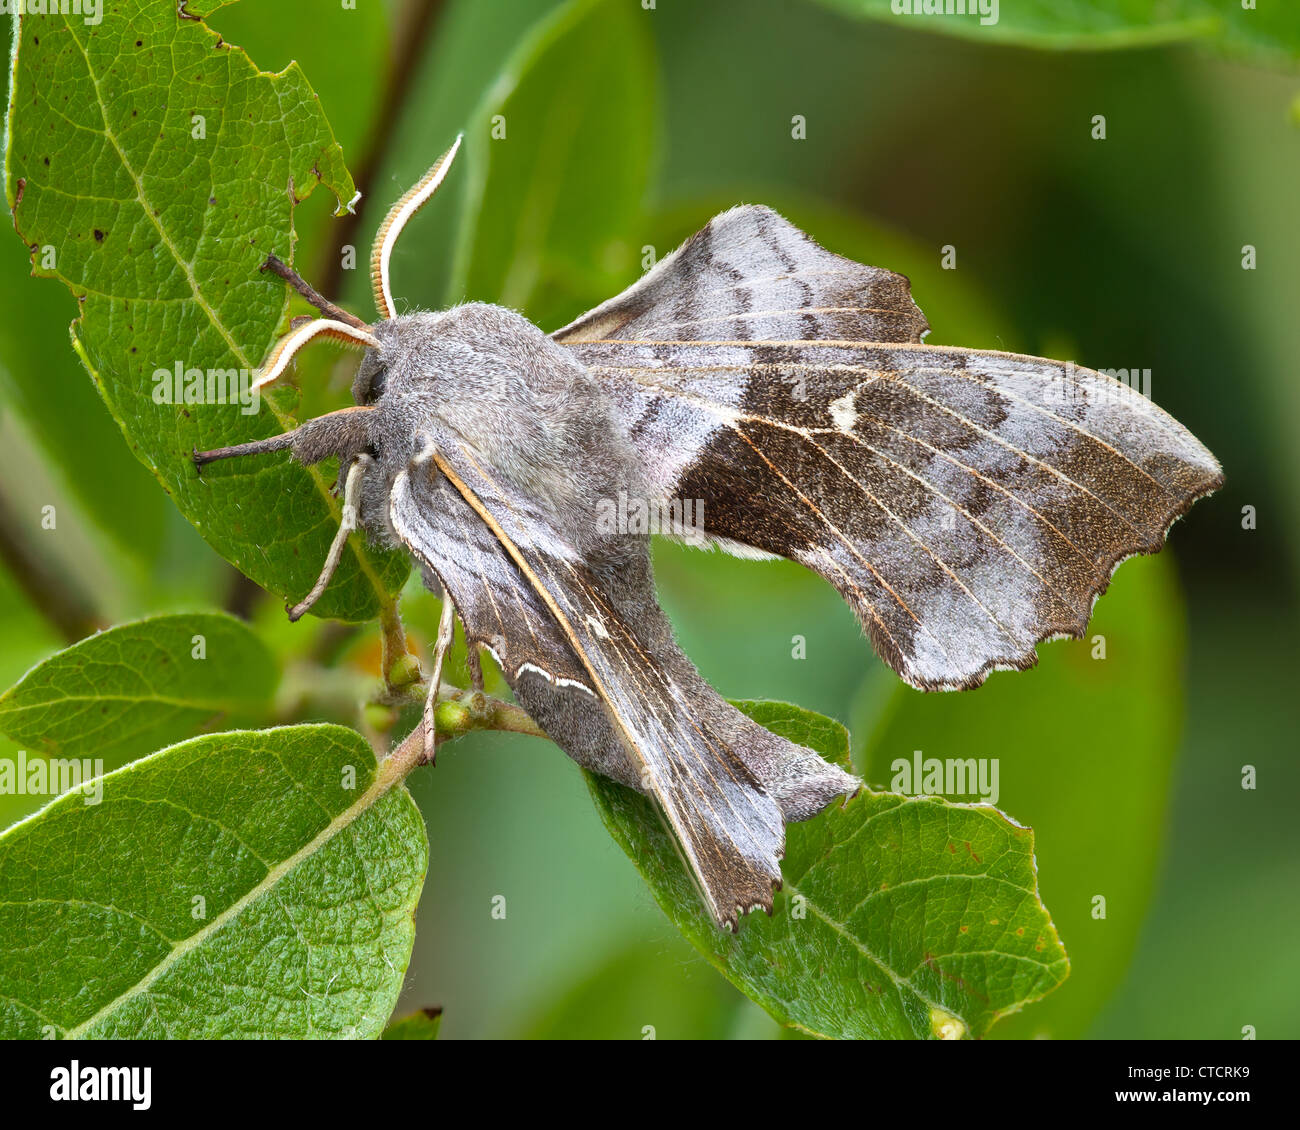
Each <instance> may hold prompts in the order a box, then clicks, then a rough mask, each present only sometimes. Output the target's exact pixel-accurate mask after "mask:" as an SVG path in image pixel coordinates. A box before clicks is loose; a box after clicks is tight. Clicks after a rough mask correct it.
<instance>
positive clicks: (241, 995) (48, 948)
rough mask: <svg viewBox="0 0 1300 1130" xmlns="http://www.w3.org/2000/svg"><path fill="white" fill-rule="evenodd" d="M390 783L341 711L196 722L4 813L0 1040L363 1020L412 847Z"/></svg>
mask: <svg viewBox="0 0 1300 1130" xmlns="http://www.w3.org/2000/svg"><path fill="white" fill-rule="evenodd" d="M399 782H400V774H399V773H398V772H397V771H395V770H394V769H393V767H392V766H391V765H390V764H389V763H384V765H382V766H381V765H377V764H376V762H375V758H374V754H373V753H372V752H371V750H370V748H369V746H367V745H366V743H365V742H364V741H363V740H362V739H361V737H360V735H358V734H356V733H354V732H352V731H351V730H346V729H343V728H342V727H338V726H294V727H288V728H285V729H279V730H263V731H242V732H232V733H224V734H212V735H209V736H205V737H201V738H195V739H194V740H192V741H188V742H184V743H182V744H181V745H177V746H172V747H171V748H170V749H166V750H163V751H162V752H160V753H157V754H155V755H153V756H152V757H148V758H145V759H144V760H142V761H137V762H135V763H134V764H133V765H130V766H128V767H127V768H125V769H121V770H119V771H118V772H116V773H111V774H109V775H108V776H106V777H103V778H101V779H100V783H101V784H102V790H103V791H102V800H101V802H100V803H97V804H96V803H88V801H89V800H93V799H94V798H93V796H92V797H86V796H83V795H82V794H81V793H80V792H70V793H66V794H65V795H63V796H62V797H60V798H59V799H57V800H56V801H54V802H53V803H52V804H50V805H49V806H48V807H46V808H44V809H42V810H41V811H40V812H38V813H37V814H36V815H34V816H32V817H31V818H29V819H28V820H25V821H24V822H22V823H21V824H18V825H15V826H14V827H13V828H10V829H9V830H8V831H7V832H5V833H4V835H3V836H0V1036H4V1037H6V1038H33V1037H41V1036H44V1037H49V1036H58V1037H92V1038H94V1037H98V1038H110V1037H135V1038H161V1037H167V1038H192V1039H208V1038H223V1037H245V1038H270V1037H280V1038H319V1037H326V1036H341V1037H342V1036H346V1037H376V1036H378V1035H379V1034H380V1033H381V1032H382V1031H383V1028H384V1024H385V1022H386V1021H387V1019H388V1017H389V1015H390V1014H391V1012H392V1009H393V1005H394V1004H395V1003H396V1001H397V995H398V991H399V990H400V988H401V984H402V978H403V975H404V974H405V971H406V967H407V964H408V962H409V961H410V956H411V946H412V942H413V939H414V922H413V915H414V912H415V904H416V899H417V898H418V896H419V892H420V887H421V885H422V883H423V881H424V871H425V867H426V863H427V858H428V841H427V839H426V837H425V832H424V825H423V822H422V821H421V820H420V816H419V813H418V811H417V810H416V807H415V804H414V802H413V801H412V800H411V798H410V796H409V794H408V793H407V792H406V790H405V788H403V787H402V786H401V785H400V783H399ZM37 938H38V939H40V945H39V951H37V950H33V948H32V946H33V939H37Z"/></svg>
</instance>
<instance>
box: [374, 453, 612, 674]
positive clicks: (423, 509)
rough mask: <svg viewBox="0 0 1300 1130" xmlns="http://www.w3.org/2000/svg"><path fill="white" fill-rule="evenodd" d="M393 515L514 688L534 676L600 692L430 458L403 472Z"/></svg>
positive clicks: (471, 635) (470, 637) (472, 638)
mask: <svg viewBox="0 0 1300 1130" xmlns="http://www.w3.org/2000/svg"><path fill="white" fill-rule="evenodd" d="M388 513H389V521H390V522H391V523H392V526H393V529H394V531H395V532H396V533H397V536H398V537H399V538H400V539H401V540H402V542H403V543H404V544H405V545H406V547H407V548H408V549H409V550H410V551H411V553H412V554H413V555H414V556H415V558H416V559H417V560H418V561H419V562H420V564H421V565H422V566H423V567H424V568H425V570H427V571H429V572H432V573H433V574H435V575H436V577H437V579H438V581H439V582H440V583H441V585H442V587H443V588H444V589H445V590H446V591H447V592H448V593H450V594H451V599H452V602H453V603H454V604H455V605H456V610H457V611H458V612H459V613H460V617H461V622H462V623H463V624H464V625H465V635H466V639H467V641H469V642H473V643H480V644H482V645H484V646H485V647H487V648H488V649H489V650H490V651H491V652H492V654H493V655H494V656H495V657H496V660H497V662H498V663H499V664H500V665H501V669H502V672H503V673H504V675H505V676H506V679H507V681H508V682H509V683H510V685H511V686H515V685H516V683H517V682H518V681H519V680H521V679H524V678H526V677H527V676H529V675H530V674H531V675H533V676H535V677H537V678H542V679H545V680H546V681H547V682H548V683H550V684H552V685H553V686H556V687H571V688H574V689H577V690H579V691H585V692H586V693H587V694H588V695H593V694H594V692H593V691H592V689H591V685H590V683H591V679H590V676H589V675H588V674H587V672H586V669H585V668H584V667H583V665H582V663H581V662H580V661H579V659H578V657H577V656H576V655H575V654H574V652H573V648H572V647H571V646H570V644H569V641H568V639H567V638H566V637H565V635H564V634H563V632H561V631H560V630H559V627H558V625H557V624H556V623H555V619H554V617H553V616H552V615H551V611H550V609H549V608H548V607H547V606H546V604H545V603H544V602H543V601H542V599H541V597H540V596H539V595H538V594H537V592H536V590H534V588H533V587H532V586H531V585H530V584H529V583H528V581H527V580H526V579H525V578H524V576H523V574H522V573H521V572H520V571H519V569H518V567H517V566H516V565H515V563H514V562H513V561H512V560H511V559H510V556H509V555H508V554H507V553H506V552H505V551H504V550H503V549H502V547H501V543H500V542H499V541H498V540H497V538H496V535H495V534H493V533H492V531H491V530H490V529H488V527H487V526H485V525H484V524H483V521H482V519H481V518H480V517H479V516H478V514H476V513H475V512H474V510H473V509H472V508H471V507H470V505H469V504H468V503H467V502H466V501H465V500H464V498H462V497H461V495H460V493H459V492H458V491H456V490H455V488H453V487H452V485H451V484H450V483H449V482H448V481H447V479H446V478H445V477H444V476H442V475H441V474H439V473H438V470H437V468H436V467H435V466H434V465H433V463H432V462H431V461H428V460H425V461H419V462H415V463H413V464H412V465H411V466H410V467H408V468H407V469H406V470H404V471H402V472H401V473H399V474H398V476H397V478H396V480H395V481H394V483H393V488H392V494H391V496H390V498H389V505H388Z"/></svg>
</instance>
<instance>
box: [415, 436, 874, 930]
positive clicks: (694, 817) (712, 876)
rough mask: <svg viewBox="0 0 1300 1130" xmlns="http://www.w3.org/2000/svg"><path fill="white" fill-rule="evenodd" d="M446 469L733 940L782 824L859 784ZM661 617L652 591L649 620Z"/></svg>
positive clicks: (485, 490) (553, 541)
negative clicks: (534, 595)
mask: <svg viewBox="0 0 1300 1130" xmlns="http://www.w3.org/2000/svg"><path fill="white" fill-rule="evenodd" d="M435 458H436V459H437V460H438V461H439V464H440V466H441V468H442V469H443V470H444V472H446V473H447V474H448V476H449V478H451V479H452V482H453V485H455V487H456V489H457V490H458V491H460V492H461V493H462V495H463V496H464V497H465V498H466V500H467V501H469V502H470V503H471V505H472V506H473V507H474V509H475V510H476V511H479V512H480V513H481V514H482V515H483V516H484V518H485V521H487V522H489V523H490V524H491V525H492V527H493V528H494V532H495V533H496V534H497V537H498V540H499V541H500V542H501V544H502V545H503V546H504V547H505V548H506V550H507V552H508V553H509V554H510V556H511V558H512V559H513V560H514V561H515V563H516V564H517V565H518V566H519V568H520V571H521V573H522V574H524V575H525V576H526V577H527V578H528V580H529V582H530V583H531V584H532V586H533V588H534V589H535V590H536V591H537V592H538V594H539V595H540V596H541V597H542V599H543V601H544V602H545V603H546V605H547V607H549V608H550V609H551V611H552V614H553V616H554V618H555V621H556V623H557V624H558V625H559V626H560V628H561V630H562V631H563V632H564V634H565V636H566V637H567V638H568V640H569V642H570V645H571V647H572V648H573V650H574V652H575V654H577V655H578V656H579V658H580V660H581V662H582V664H583V666H584V667H585V669H586V671H587V672H588V674H589V677H590V680H591V684H592V686H593V688H594V689H595V691H596V693H597V695H598V696H599V697H600V699H601V701H602V702H603V703H604V705H605V707H606V710H607V714H608V718H609V722H610V725H611V727H612V729H613V731H614V732H615V733H616V734H617V735H618V737H619V739H620V740H621V742H622V745H623V747H624V749H626V750H627V752H628V755H629V757H630V759H631V761H632V762H633V763H634V764H635V765H636V766H637V768H638V770H639V773H640V787H641V789H642V791H644V792H646V793H648V794H650V795H652V796H653V797H654V798H655V799H656V801H657V802H658V804H659V807H660V809H661V811H662V812H663V815H664V817H665V819H666V820H667V822H668V824H669V826H670V827H671V829H672V831H673V833H674V836H675V838H676V840H677V842H678V844H679V846H680V848H681V850H682V853H683V855H684V857H685V861H686V863H687V865H688V867H689V868H690V870H691V872H692V873H693V874H694V876H695V878H696V880H697V882H698V885H699V887H700V889H701V893H702V895H703V897H704V900H705V902H706V904H707V905H708V907H709V909H710V911H711V912H712V914H713V916H714V918H715V920H716V921H717V922H718V923H719V925H723V926H726V927H729V928H734V927H735V925H736V924H737V922H738V920H739V916H740V915H742V914H744V913H745V912H747V911H749V910H751V909H754V908H757V907H763V908H765V909H768V910H770V909H771V907H772V894H773V890H774V889H775V888H776V887H778V886H779V885H780V878H781V872H780V866H779V860H780V858H781V855H782V853H783V851H784V844H785V828H784V823H785V819H786V818H789V819H803V818H806V817H808V816H811V815H813V813H814V812H816V811H819V810H820V809H821V808H823V807H825V805H826V804H827V803H829V801H830V800H832V799H833V798H834V797H836V796H840V795H845V794H848V793H852V792H854V791H856V790H857V788H858V787H859V783H858V781H857V780H856V779H855V778H853V777H851V776H849V775H848V774H847V773H844V772H843V771H842V770H840V769H838V768H837V767H835V766H831V765H828V764H827V763H826V762H824V761H822V760H821V759H820V758H819V757H817V755H816V754H815V753H813V752H812V751H810V750H806V749H803V748H802V747H799V746H795V745H793V744H792V743H790V742H786V741H785V740H784V739H781V738H778V737H776V736H775V735H773V734H771V733H770V732H768V731H767V730H765V729H763V728H762V727H761V726H758V725H756V724H755V723H753V722H751V721H750V720H749V719H747V718H745V717H744V716H743V715H741V714H740V713H739V712H738V711H736V710H735V709H734V708H733V707H731V706H730V705H729V704H728V703H726V702H725V701H724V700H722V699H721V698H720V697H719V696H718V695H717V693H716V692H714V691H713V690H712V689H711V688H709V687H708V685H707V684H706V683H705V682H704V680H703V679H702V678H700V676H699V675H698V673H697V672H696V671H695V669H694V668H693V667H692V666H691V665H690V662H689V660H687V659H686V658H685V656H684V655H682V654H681V653H680V650H679V649H677V648H676V646H675V645H674V644H672V642H671V631H670V629H668V628H667V622H666V621H663V622H662V623H663V630H662V632H661V631H659V630H658V629H657V628H656V629H655V630H654V631H653V638H650V637H647V636H644V635H642V634H641V632H640V631H638V630H636V629H634V628H632V627H631V626H630V625H629V622H628V617H627V616H625V615H624V611H623V609H621V608H619V607H617V606H616V602H615V601H614V599H612V598H611V597H610V595H609V594H608V593H607V592H606V591H605V589H604V587H603V586H602V584H601V583H600V582H599V581H598V580H597V579H596V578H595V577H594V576H593V575H592V574H591V571H590V569H589V568H588V567H587V566H586V564H585V562H583V561H582V560H581V559H579V558H578V557H577V556H576V555H574V554H570V553H567V552H566V549H565V546H564V543H563V541H562V539H560V538H559V537H558V536H557V532H556V531H555V530H553V529H547V528H546V527H545V525H544V524H541V523H540V522H539V519H538V516H536V515H531V516H529V517H528V518H527V520H524V518H523V517H522V514H523V512H524V511H525V510H526V508H527V507H528V502H527V500H526V499H524V498H522V497H521V496H519V495H518V494H517V492H514V491H512V489H511V488H510V486H509V485H508V484H507V483H506V481H505V480H504V479H503V478H502V477H500V476H499V475H496V474H495V473H494V472H492V471H491V470H490V469H488V468H484V467H482V466H481V465H480V464H479V463H478V462H477V461H475V460H474V459H473V457H472V456H470V455H469V454H468V453H467V452H465V451H464V450H454V449H452V448H442V449H440V451H439V453H438V455H437V456H435ZM652 604H653V591H652V589H651V590H648V591H647V594H646V608H645V609H642V610H640V611H641V612H643V613H647V614H648V613H649V606H650V605H652ZM659 615H660V616H661V615H662V614H659ZM557 740H559V739H557ZM561 744H564V743H563V742H562V741H561ZM566 748H567V747H566ZM570 752H572V751H570Z"/></svg>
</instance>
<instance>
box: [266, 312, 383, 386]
mask: <svg viewBox="0 0 1300 1130" xmlns="http://www.w3.org/2000/svg"><path fill="white" fill-rule="evenodd" d="M368 329H369V327H367V326H364V325H363V326H362V327H361V328H360V329H357V328H354V327H353V326H350V325H344V324H343V323H342V322H336V321H333V320H332V319H330V318H313V319H312V320H311V321H309V322H307V323H306V324H305V325H301V326H299V327H298V328H297V329H294V330H290V331H289V333H287V334H285V335H284V337H282V338H281V339H280V340H279V341H278V342H276V344H275V346H274V347H273V348H272V349H271V352H270V353H268V354H267V357H266V360H265V361H264V362H262V368H261V369H260V370H259V372H258V374H257V379H256V380H255V381H254V382H253V388H254V389H259V388H262V387H263V386H264V385H269V384H270V383H271V382H272V381H274V380H277V379H278V378H279V377H280V375H281V374H282V373H283V372H284V371H285V369H287V368H288V367H289V362H290V361H292V360H293V359H294V355H295V354H296V353H297V352H298V350H300V349H301V348H302V347H303V346H304V345H306V344H307V343H308V342H309V341H311V340H312V339H313V338H316V337H328V338H331V339H333V340H334V341H339V342H342V343H343V344H344V345H350V346H357V347H363V348H368V349H379V348H380V345H379V340H378V339H377V338H376V337H375V336H374V335H373V334H371V333H369V332H367V331H368Z"/></svg>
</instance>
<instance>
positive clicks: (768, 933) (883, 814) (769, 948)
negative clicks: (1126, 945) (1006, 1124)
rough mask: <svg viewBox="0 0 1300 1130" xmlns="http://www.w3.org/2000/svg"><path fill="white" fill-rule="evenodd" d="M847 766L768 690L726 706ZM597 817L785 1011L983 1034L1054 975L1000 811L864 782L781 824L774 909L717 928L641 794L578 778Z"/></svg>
mask: <svg viewBox="0 0 1300 1130" xmlns="http://www.w3.org/2000/svg"><path fill="white" fill-rule="evenodd" d="M736 705H737V706H739V707H740V708H741V709H742V710H744V711H745V712H746V713H748V714H749V715H750V716H751V717H753V718H754V719H755V720H756V721H759V722H761V723H762V724H763V725H765V726H766V727H767V728H768V729H770V730H772V731H773V732H774V733H777V734H780V735H782V736H784V737H788V738H790V739H791V740H792V741H801V742H806V743H808V744H809V745H810V747H811V748H813V749H816V750H817V751H818V752H819V753H821V754H822V755H823V756H825V757H827V758H828V759H829V760H832V761H835V762H837V763H839V764H841V765H847V763H848V758H849V736H848V731H847V730H845V729H844V727H843V726H840V725H839V724H838V723H835V722H833V721H831V720H830V719H826V718H822V717H819V716H818V715H815V714H811V713H810V712H808V711H805V710H801V709H800V708H799V707H796V706H790V705H788V704H785V703H775V702H740V703H737V704H736ZM587 781H588V785H589V787H590V789H591V792H592V796H593V797H594V798H595V800H596V804H597V807H598V809H599V810H600V813H601V816H602V818H603V819H604V821H605V824H606V827H608V828H609V830H610V832H611V834H612V835H613V836H614V838H615V840H617V841H618V843H619V845H620V846H621V847H622V848H623V850H624V851H626V852H627V853H628V855H629V856H630V857H631V858H632V861H633V862H634V863H635V864H636V866H637V869H638V870H639V871H640V872H641V874H642V875H643V876H644V877H645V879H646V882H648V883H649V884H650V888H651V890H652V891H653V892H654V896H655V899H656V900H657V901H658V902H659V905H660V906H661V907H662V908H663V909H664V911H665V912H666V913H667V914H668V916H669V918H671V919H672V920H673V922H674V923H675V924H676V925H677V927H678V928H679V929H680V930H681V931H682V932H683V933H684V934H685V935H686V937H687V938H688V939H689V940H690V941H691V943H692V944H693V945H694V946H695V947H696V948H697V949H698V950H699V951H700V952H701V953H702V954H704V956H705V957H706V958H707V959H708V960H709V961H710V962H712V963H713V964H714V965H715V966H716V967H717V968H718V969H719V971H720V972H721V973H722V974H723V975H724V976H725V977H727V978H728V979H729V980H730V981H732V982H733V983H734V984H735V985H736V986H737V987H738V988H739V989H740V990H741V991H742V992H744V993H745V994H746V995H748V996H750V997H751V998H753V999H754V1000H755V1001H757V1002H758V1003H759V1004H760V1005H762V1006H763V1007H764V1008H765V1009H767V1011H768V1012H770V1013H771V1014H772V1015H773V1016H774V1017H775V1018H776V1019H777V1020H779V1021H781V1022H782V1023H783V1024H786V1025H789V1026H791V1027H794V1028H798V1029H799V1030H801V1031H803V1032H806V1033H808V1034H810V1035H816V1036H824V1037H838V1038H855V1039H862V1038H870V1039H879V1038H891V1037H892V1038H926V1039H936V1038H956V1037H962V1036H975V1037H978V1036H982V1035H983V1034H984V1033H985V1032H986V1031H987V1030H988V1028H989V1026H990V1025H991V1024H992V1023H993V1022H994V1021H995V1020H997V1019H998V1018H999V1017H1000V1016H1003V1015H1005V1014H1007V1013H1009V1012H1014V1011H1016V1010H1018V1009H1019V1008H1021V1007H1022V1006H1023V1005H1025V1004H1027V1003H1029V1002H1031V1001H1035V1000H1037V999H1038V998H1040V997H1042V996H1043V995H1044V994H1046V993H1048V992H1050V991H1051V990H1052V989H1054V988H1055V987H1056V986H1057V985H1059V984H1060V983H1061V981H1062V980H1064V979H1065V976H1066V974H1067V972H1068V969H1069V962H1068V960H1067V958H1066V956H1065V950H1064V948H1063V947H1062V945H1061V942H1060V939H1059V938H1058V937H1057V934H1056V928H1055V927H1054V926H1053V925H1052V920H1051V918H1050V917H1049V915H1048V913H1047V910H1046V909H1045V908H1044V906H1043V904H1042V903H1041V902H1040V901H1039V898H1038V888H1037V876H1036V873H1035V868H1034V836H1033V832H1032V831H1030V829H1028V828H1024V827H1021V826H1020V825H1019V824H1016V823H1014V822H1012V821H1010V820H1008V819H1007V818H1006V817H1005V816H1003V815H1002V814H1001V813H1000V812H998V811H997V810H996V809H993V808H989V807H984V806H965V805H956V804H949V803H948V802H946V801H943V800H940V799H936V798H930V797H926V798H908V797H902V796H897V795H894V794H890V793H874V792H868V791H865V790H864V791H863V792H861V793H859V794H858V795H857V796H856V797H854V798H853V799H852V800H850V801H849V802H847V804H845V805H844V806H843V807H842V808H839V807H834V806H833V807H832V808H831V809H829V810H828V811H827V812H825V813H823V814H822V815H821V816H819V817H817V818H815V819H813V820H810V821H806V822H804V823H799V824H790V825H788V826H787V828H786V855H785V860H784V861H783V864H782V874H783V876H784V886H783V888H782V890H781V892H780V893H779V894H778V896H777V900H776V906H775V909H774V912H773V915H772V917H771V918H770V919H769V918H765V917H763V916H762V915H751V916H750V917H749V918H748V919H746V920H745V923H744V925H743V926H742V927H741V929H740V931H739V932H738V933H737V934H735V935H731V934H726V933H724V932H722V931H720V930H718V929H717V927H716V926H714V925H713V922H712V920H711V919H710V917H709V915H708V914H707V912H706V911H705V910H704V908H703V906H702V905H701V903H700V900H699V896H698V895H697V893H696V891H695V887H694V885H693V883H692V881H691V879H690V877H689V875H688V874H687V872H686V870H685V869H684V868H683V866H682V864H681V862H680V859H679V857H678V853H677V851H676V849H675V847H674V844H673V841H672V838H671V835H670V833H669V832H668V831H667V830H666V829H665V828H664V827H663V824H662V822H661V821H660V820H659V819H658V818H657V816H656V814H655V810H654V808H653V806H652V805H651V804H650V802H649V801H648V800H646V798H644V797H642V796H641V795H640V794H638V793H636V792H633V791H632V790H631V789H627V788H624V787H622V786H620V785H616V784H614V783H613V782H610V781H607V780H604V779H601V778H596V777H593V776H590V775H589V776H588V779H587Z"/></svg>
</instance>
